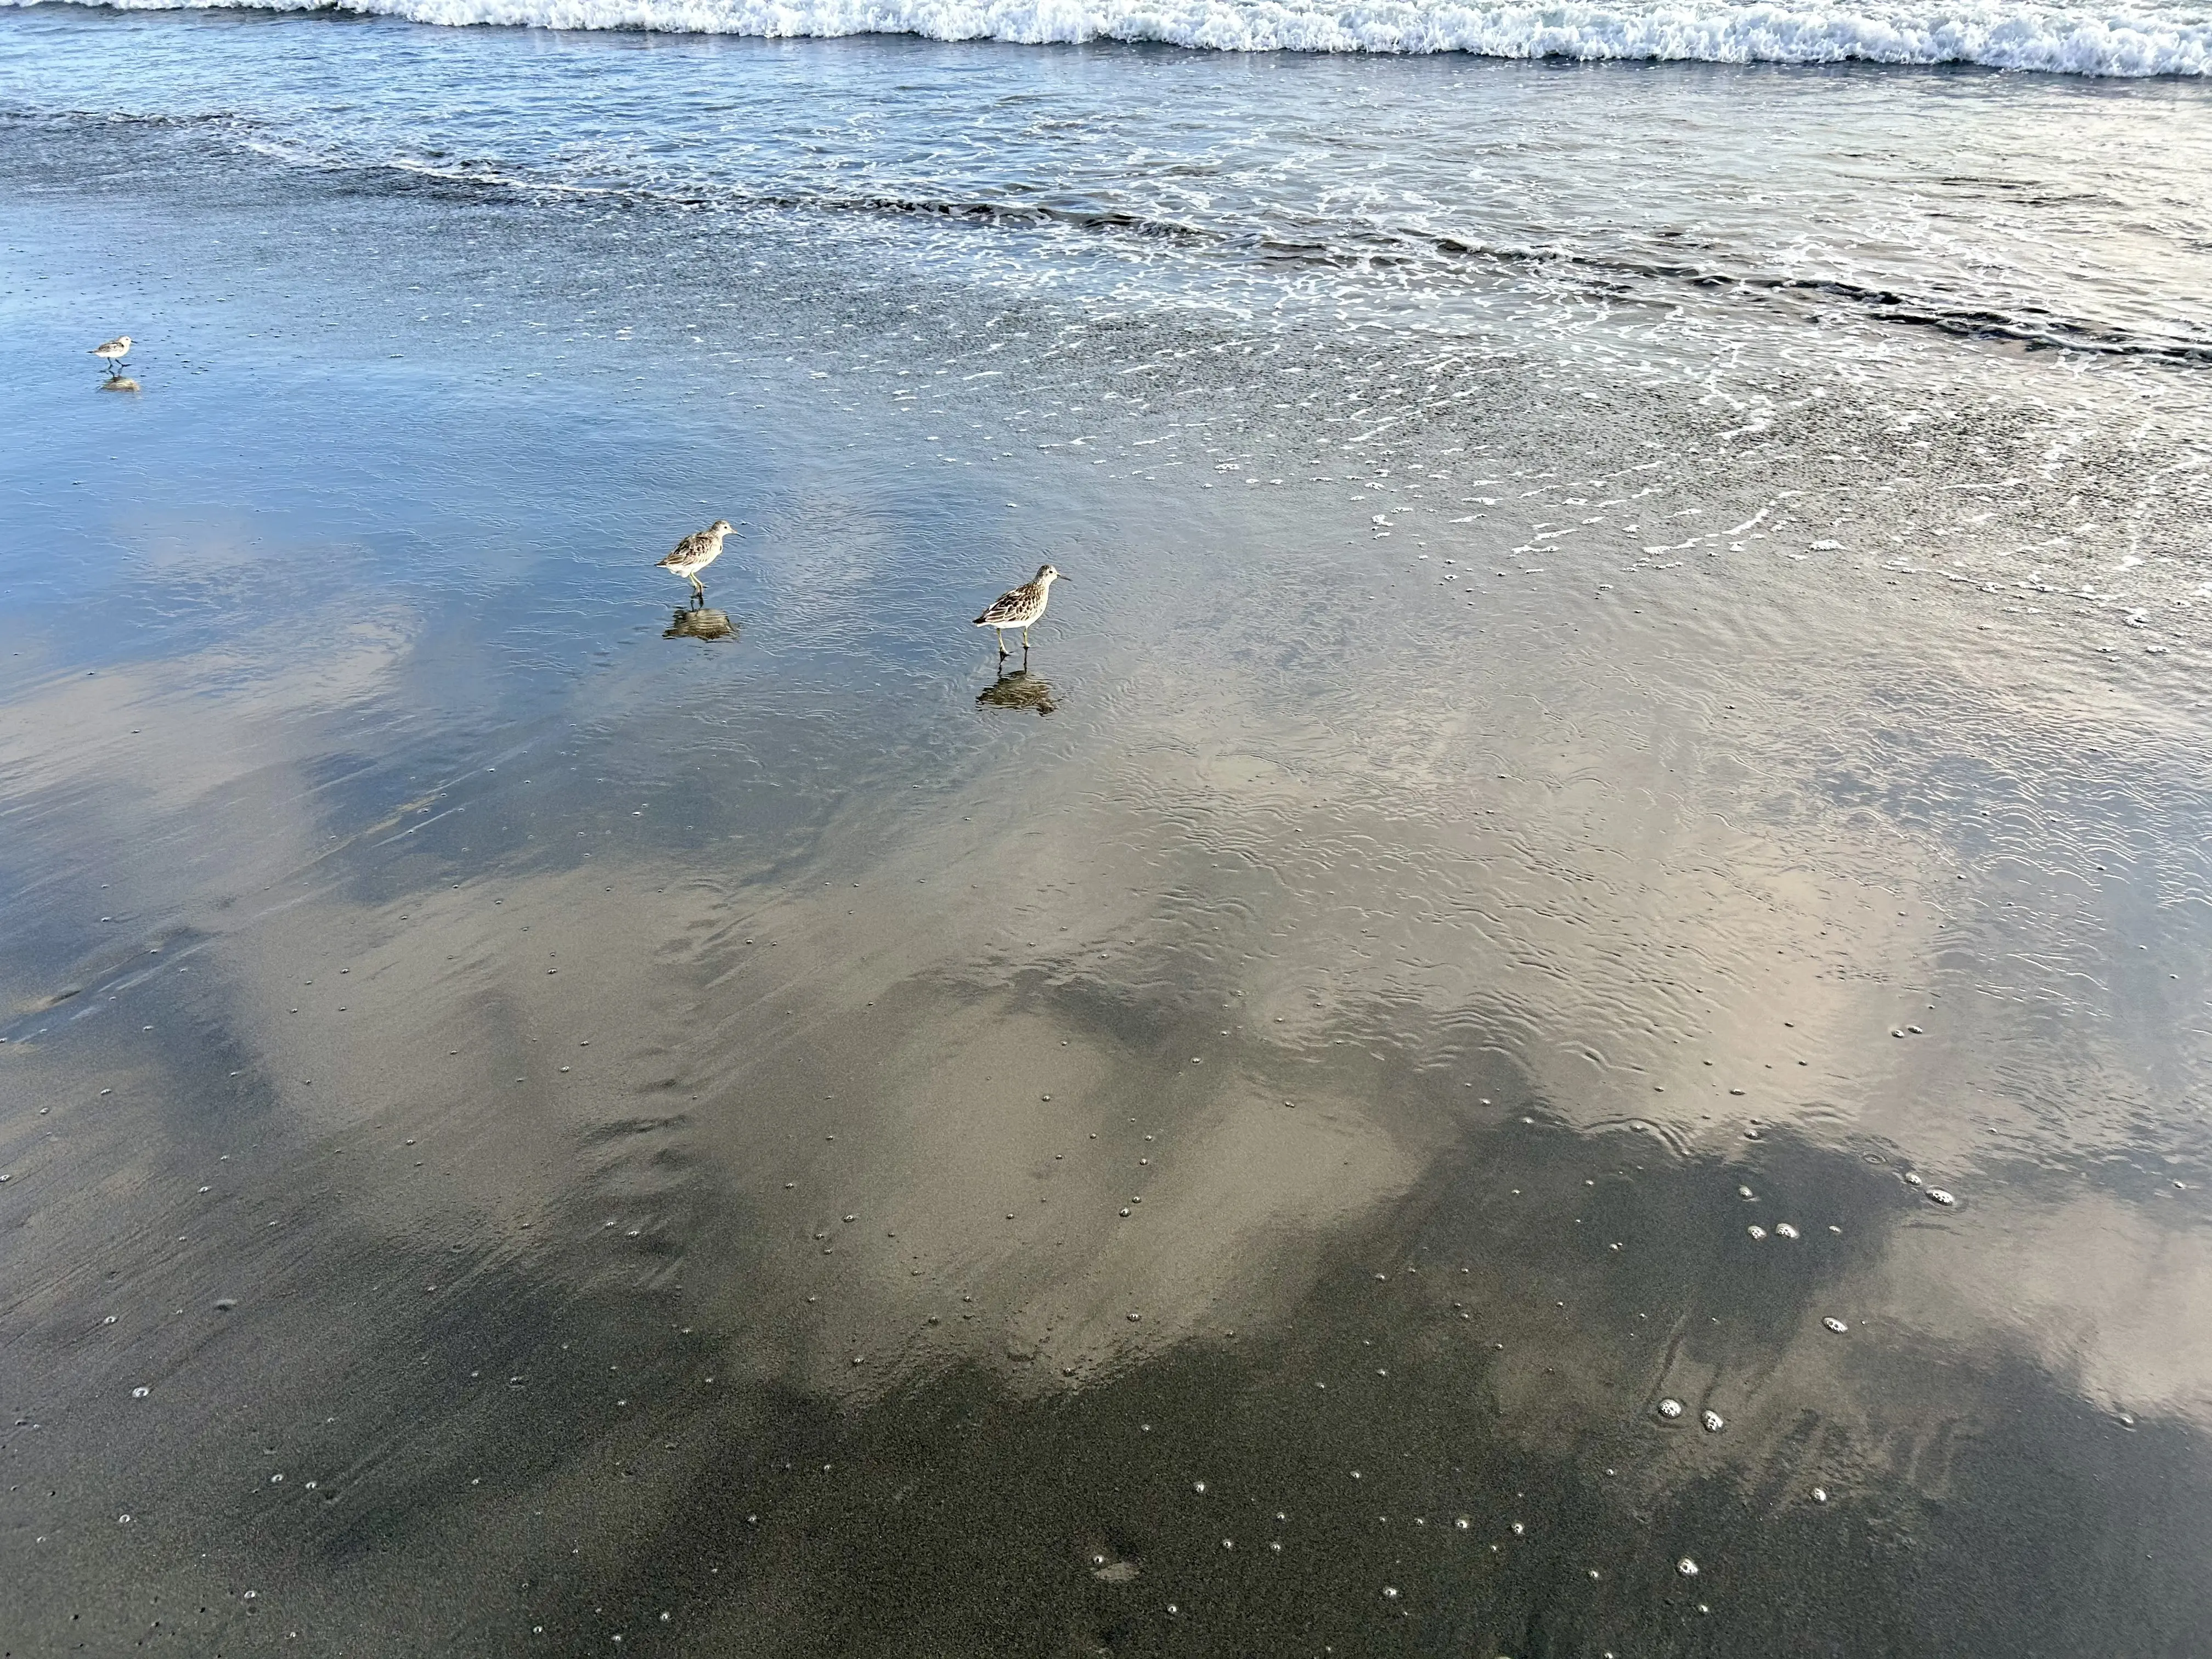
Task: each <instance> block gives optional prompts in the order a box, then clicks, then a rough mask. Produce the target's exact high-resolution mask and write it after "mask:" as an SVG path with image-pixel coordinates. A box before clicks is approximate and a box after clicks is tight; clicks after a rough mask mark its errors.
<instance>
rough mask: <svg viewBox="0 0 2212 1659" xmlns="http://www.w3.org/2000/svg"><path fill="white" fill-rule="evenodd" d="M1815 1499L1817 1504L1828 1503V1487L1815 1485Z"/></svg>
mask: <svg viewBox="0 0 2212 1659" xmlns="http://www.w3.org/2000/svg"><path fill="white" fill-rule="evenodd" d="M1813 1501H1814V1503H1815V1504H1825V1503H1826V1502H1827V1501H1828V1489H1827V1488H1826V1486H1815V1487H1814V1488H1813Z"/></svg>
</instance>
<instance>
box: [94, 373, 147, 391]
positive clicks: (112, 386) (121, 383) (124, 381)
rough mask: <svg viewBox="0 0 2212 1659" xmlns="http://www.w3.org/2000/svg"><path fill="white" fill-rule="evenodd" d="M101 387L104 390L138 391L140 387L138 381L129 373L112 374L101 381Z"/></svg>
mask: <svg viewBox="0 0 2212 1659" xmlns="http://www.w3.org/2000/svg"><path fill="white" fill-rule="evenodd" d="M139 389H140V388H139V385H138V382H137V381H136V380H132V379H131V377H130V376H129V375H128V374H111V375H109V376H108V377H107V378H106V380H102V381H101V382H100V390H101V391H102V392H137V391H138V390H139Z"/></svg>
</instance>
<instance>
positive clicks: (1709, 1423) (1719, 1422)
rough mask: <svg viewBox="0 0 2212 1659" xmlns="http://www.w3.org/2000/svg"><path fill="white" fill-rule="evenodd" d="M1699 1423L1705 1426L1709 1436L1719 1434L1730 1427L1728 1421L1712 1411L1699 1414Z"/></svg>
mask: <svg viewBox="0 0 2212 1659" xmlns="http://www.w3.org/2000/svg"><path fill="white" fill-rule="evenodd" d="M1698 1421H1699V1422H1700V1423H1702V1424H1704V1425H1705V1432H1706V1433H1707V1434H1718V1433H1719V1432H1720V1431H1722V1430H1723V1429H1724V1428H1726V1427H1728V1419H1726V1418H1725V1417H1723V1416H1722V1415H1721V1414H1720V1413H1718V1412H1717V1411H1713V1410H1711V1409H1708V1410H1706V1411H1704V1412H1701V1413H1699V1416H1698Z"/></svg>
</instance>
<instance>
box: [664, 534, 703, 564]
mask: <svg viewBox="0 0 2212 1659" xmlns="http://www.w3.org/2000/svg"><path fill="white" fill-rule="evenodd" d="M708 539H709V538H708V537H707V536H706V535H704V534H703V533H702V532H696V531H695V532H692V533H691V534H690V535H689V536H686V537H685V538H684V539H683V540H682V541H680V542H678V543H677V544H676V550H675V551H674V552H673V553H671V554H670V555H669V556H667V557H666V558H665V559H663V560H662V561H661V563H663V564H690V562H692V561H693V560H695V559H696V558H697V557H698V556H700V555H701V554H702V553H704V552H705V551H706V550H707V547H708Z"/></svg>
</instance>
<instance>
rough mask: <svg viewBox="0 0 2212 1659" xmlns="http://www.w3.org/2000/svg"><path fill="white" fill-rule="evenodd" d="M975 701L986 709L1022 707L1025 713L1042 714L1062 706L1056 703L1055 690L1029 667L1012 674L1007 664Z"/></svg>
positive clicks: (1049, 712) (978, 694)
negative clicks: (1033, 710)
mask: <svg viewBox="0 0 2212 1659" xmlns="http://www.w3.org/2000/svg"><path fill="white" fill-rule="evenodd" d="M975 701H976V702H979V703H981V705H982V706H983V707H984V708H1018V709H1021V710H1023V711H1024V712H1025V713H1026V712H1027V711H1028V710H1030V709H1032V708H1034V709H1035V710H1036V712H1037V713H1038V714H1051V713H1052V712H1053V711H1054V709H1055V708H1059V707H1060V705H1059V704H1058V703H1056V702H1054V701H1053V692H1052V687H1050V686H1049V685H1047V684H1045V683H1044V680H1043V678H1042V676H1040V675H1036V674H1032V673H1030V671H1029V670H1028V669H1026V668H1017V669H1016V670H1014V671H1013V672H1012V673H1011V674H1009V673H1008V672H1006V668H1005V665H1003V664H1002V665H1000V669H999V678H998V679H997V680H996V681H995V682H994V683H993V684H989V685H987V686H985V687H984V688H983V689H982V690H981V691H979V692H977V693H976V694H975Z"/></svg>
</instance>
